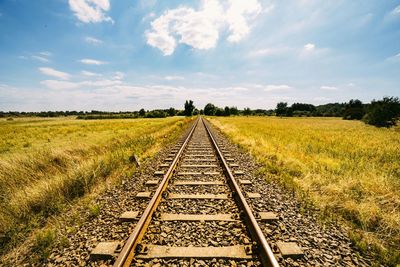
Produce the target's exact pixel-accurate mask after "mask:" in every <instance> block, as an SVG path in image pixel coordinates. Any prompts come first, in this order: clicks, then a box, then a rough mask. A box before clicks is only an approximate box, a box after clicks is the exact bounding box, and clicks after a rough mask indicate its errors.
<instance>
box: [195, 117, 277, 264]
mask: <svg viewBox="0 0 400 267" xmlns="http://www.w3.org/2000/svg"><path fill="white" fill-rule="evenodd" d="M200 119H201V121H202V123H204V126H205V128H206V130H207V133H208V135H209V137H210V139H211V143H212V144H213V146H214V148H215V150H216V151H217V155H218V157H219V158H220V160H221V162H222V165H223V168H224V170H225V174H226V176H227V178H228V179H229V184H230V185H231V186H232V189H233V190H234V193H235V194H236V200H237V201H239V203H238V204H239V206H241V207H242V209H243V211H244V215H245V218H246V221H247V222H248V224H249V225H248V226H249V230H250V234H251V235H252V237H253V239H255V240H256V242H257V244H258V245H259V247H258V249H259V254H260V258H261V262H262V264H263V266H270V267H278V266H279V263H278V261H277V260H276V258H275V256H274V253H273V251H272V249H271V247H270V246H269V245H268V242H267V240H266V239H265V236H264V234H263V232H262V230H261V228H260V226H259V225H258V223H257V220H256V218H255V216H254V214H253V212H252V210H251V208H250V206H249V204H248V203H247V201H246V198H245V197H244V195H243V193H242V191H241V189H240V187H239V184H238V183H237V182H236V180H235V178H234V176H233V174H232V171H231V169H230V168H229V165H228V163H227V161H226V160H225V157H224V156H223V154H222V152H221V150H220V148H219V146H218V144H217V141H216V140H215V137H214V135H213V133H212V132H211V130H210V128H209V126H208V125H207V123H205V122H204V121H203V119H202V118H200Z"/></svg>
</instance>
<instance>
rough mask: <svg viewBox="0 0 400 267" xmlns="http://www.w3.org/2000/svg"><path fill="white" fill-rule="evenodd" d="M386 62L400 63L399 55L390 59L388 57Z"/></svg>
mask: <svg viewBox="0 0 400 267" xmlns="http://www.w3.org/2000/svg"><path fill="white" fill-rule="evenodd" d="M386 60H387V61H391V62H400V53H398V54H397V55H394V56H392V57H389V58H387V59H386Z"/></svg>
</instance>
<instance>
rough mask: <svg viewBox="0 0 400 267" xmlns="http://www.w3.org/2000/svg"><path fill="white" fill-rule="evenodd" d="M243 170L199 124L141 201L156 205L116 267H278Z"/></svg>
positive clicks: (142, 218) (202, 123) (149, 209)
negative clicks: (181, 266)
mask: <svg viewBox="0 0 400 267" xmlns="http://www.w3.org/2000/svg"><path fill="white" fill-rule="evenodd" d="M237 167H238V164H237V163H235V162H234V161H233V159H231V158H230V155H229V153H228V151H225V149H224V147H219V146H218V144H217V142H216V140H215V138H214V136H213V134H212V132H211V130H210V129H209V126H208V125H207V122H205V120H203V119H202V118H201V117H200V118H198V119H197V120H196V122H195V123H194V125H193V126H192V128H191V130H190V132H189V133H188V134H187V136H186V138H185V140H184V141H182V142H180V143H178V144H177V146H176V147H175V148H174V149H173V150H172V151H171V154H170V155H169V157H168V158H166V159H165V162H164V164H161V165H160V169H159V170H158V171H157V172H155V174H154V175H155V177H158V179H154V180H150V181H147V183H146V185H147V188H148V191H146V192H141V193H139V194H138V195H137V197H144V198H146V197H148V198H150V196H151V199H150V201H149V204H148V206H147V208H146V209H145V211H144V212H143V213H142V214H141V216H140V219H139V221H138V222H137V224H136V226H135V228H134V230H133V232H132V233H131V235H130V236H129V238H128V240H127V241H126V243H125V245H124V247H123V248H122V250H121V251H120V253H119V255H118V257H117V259H116V261H115V263H114V266H115V267H120V266H138V265H139V266H140V265H150V266H151V265H155V264H157V265H173V264H174V263H176V262H177V260H181V261H182V260H184V261H185V260H186V261H187V263H188V264H190V263H191V261H193V260H194V259H197V260H201V261H202V263H204V264H205V265H220V266H224V265H232V264H236V263H238V264H240V263H242V264H245V266H278V263H277V260H276V259H275V257H274V254H273V253H272V250H271V248H270V247H269V245H268V243H267V241H266V239H265V237H264V235H263V233H262V231H261V229H260V227H259V225H258V223H257V220H256V216H255V215H254V214H253V213H252V210H251V208H250V206H249V205H248V203H247V201H246V198H245V194H247V197H257V196H258V194H257V192H243V188H244V187H245V185H246V184H247V183H249V181H247V180H242V179H240V177H241V175H242V174H243V173H242V172H241V171H240V170H238V169H237ZM154 188H157V189H156V190H155V193H154V194H152V195H151V193H150V192H151V191H152V190H153V191H154ZM267 215H268V214H267ZM257 217H258V218H259V217H260V216H259V214H257ZM259 219H260V218H259ZM234 262H235V263H234Z"/></svg>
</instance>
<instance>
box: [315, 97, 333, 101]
mask: <svg viewBox="0 0 400 267" xmlns="http://www.w3.org/2000/svg"><path fill="white" fill-rule="evenodd" d="M313 100H314V101H316V102H328V101H330V100H331V99H330V98H327V97H324V96H316V97H314V98H313Z"/></svg>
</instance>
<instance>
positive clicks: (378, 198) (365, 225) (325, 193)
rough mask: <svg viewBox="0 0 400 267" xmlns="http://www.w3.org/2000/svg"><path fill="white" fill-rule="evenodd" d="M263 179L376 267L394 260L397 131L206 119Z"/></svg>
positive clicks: (397, 244)
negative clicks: (347, 235)
mask: <svg viewBox="0 0 400 267" xmlns="http://www.w3.org/2000/svg"><path fill="white" fill-rule="evenodd" d="M211 121H212V123H214V124H215V125H216V126H217V127H219V128H220V129H221V130H222V131H224V132H225V133H226V134H227V135H228V136H229V137H230V138H231V139H232V140H233V141H234V142H235V143H238V144H239V145H240V146H242V147H243V148H244V149H246V150H248V151H250V152H251V154H253V155H254V156H255V157H256V158H257V160H258V161H260V162H261V163H262V164H263V166H264V170H263V171H264V172H265V173H266V174H267V176H268V177H275V178H276V179H278V180H279V181H281V182H282V183H284V184H285V185H287V186H290V187H291V188H295V189H297V191H298V192H300V193H301V194H303V195H306V196H307V197H308V198H310V199H311V200H312V201H313V202H314V203H315V205H317V206H318V207H319V208H321V209H322V211H323V213H324V214H325V215H328V216H330V217H331V218H335V219H339V220H342V221H344V222H345V223H346V224H347V225H348V226H350V229H352V230H351V236H352V237H353V240H354V241H355V242H356V243H357V244H358V245H359V246H360V247H361V248H362V249H365V250H369V251H373V252H375V254H376V256H377V257H378V258H379V259H380V260H381V262H383V263H386V264H391V265H395V263H398V262H399V261H400V256H399V255H400V252H399V251H400V128H399V127H397V128H395V129H379V128H375V127H372V126H367V125H364V124H363V123H362V122H359V121H344V120H341V119H336V118H333V119H325V118H282V119H281V118H275V117H234V118H213V119H211Z"/></svg>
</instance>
